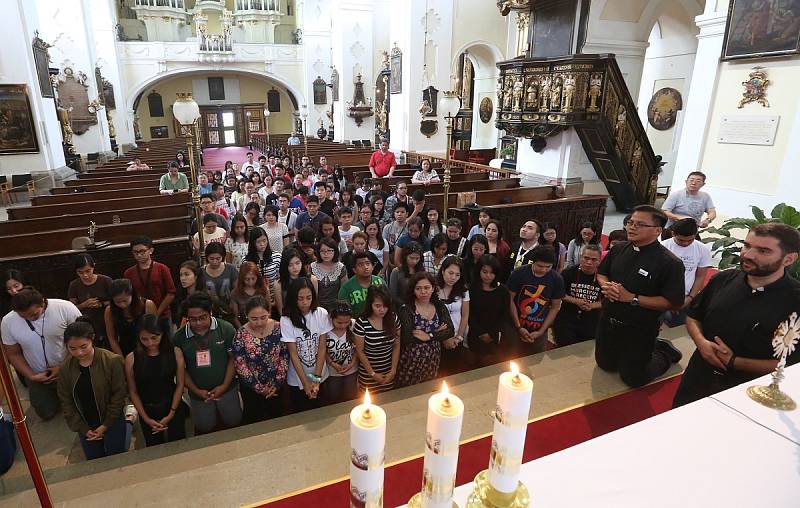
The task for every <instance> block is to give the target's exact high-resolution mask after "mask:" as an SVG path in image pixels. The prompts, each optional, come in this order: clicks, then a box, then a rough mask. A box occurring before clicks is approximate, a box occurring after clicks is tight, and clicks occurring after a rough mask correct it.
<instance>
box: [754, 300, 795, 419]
mask: <svg viewBox="0 0 800 508" xmlns="http://www.w3.org/2000/svg"><path fill="white" fill-rule="evenodd" d="M798 340H800V319H798V317H797V313H796V312H792V314H791V315H790V316H789V318H788V319H787V320H786V321H784V322H782V323H781V324H780V325H778V328H777V330H775V335H774V337H773V339H772V347H773V349H774V351H775V355H774V356H775V357H776V358H778V365H777V366H776V367H775V371H774V372H773V373H772V382H771V383H770V384H769V385H768V386H751V387H749V388H748V389H747V395H748V396H750V398H751V399H753V400H754V401H756V402H758V403H759V404H762V405H764V406H767V407H768V408H772V409H777V410H779V411H793V410H795V409H797V403H796V402H795V401H794V400H793V399H792V398H791V397H790V396H789V395H787V394H786V393H784V392H782V391H781V388H780V383H781V381H783V379H784V376H783V369H784V367H786V358H787V357H788V356H789V355H790V354H792V353H793V352H794V350H795V347H796V345H797V341H798Z"/></svg>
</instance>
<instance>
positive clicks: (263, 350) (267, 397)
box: [230, 295, 289, 424]
mask: <svg viewBox="0 0 800 508" xmlns="http://www.w3.org/2000/svg"><path fill="white" fill-rule="evenodd" d="M244 313H245V315H246V316H247V320H246V321H245V324H244V325H243V326H242V327H240V328H239V330H238V331H237V332H236V335H235V336H234V337H233V341H232V343H231V350H230V353H231V354H232V355H233V364H234V367H235V369H236V374H237V375H238V377H239V394H240V395H241V397H242V421H243V423H245V424H248V423H255V422H260V421H264V420H268V419H270V418H277V417H278V416H282V415H283V404H282V403H281V389H282V388H283V385H284V383H285V382H286V375H287V371H288V368H289V362H288V352H287V350H286V345H285V344H284V343H283V342H282V341H281V340H282V339H281V337H282V332H281V325H280V323H278V322H277V321H275V320H273V319H272V318H270V313H271V309H270V306H269V300H267V299H266V298H264V297H263V296H261V295H255V296H253V297H252V298H250V299H249V300H248V301H247V305H246V306H245V308H244Z"/></svg>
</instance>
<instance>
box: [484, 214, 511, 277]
mask: <svg viewBox="0 0 800 508" xmlns="http://www.w3.org/2000/svg"><path fill="white" fill-rule="evenodd" d="M484 229H485V232H486V235H485V236H486V241H487V242H488V243H489V251H488V252H487V254H489V255H491V256H494V257H496V258H497V261H499V262H500V278H501V280H506V279H507V278H508V274H509V273H511V272H510V271H509V267H508V258H509V256H510V255H511V247H510V246H509V245H508V242H506V241H505V240H503V229H502V228H501V227H500V223H499V222H497V221H496V220H495V219H489V221H488V222H486V227H485V228H484Z"/></svg>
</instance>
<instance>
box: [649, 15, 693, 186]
mask: <svg viewBox="0 0 800 508" xmlns="http://www.w3.org/2000/svg"><path fill="white" fill-rule="evenodd" d="M697 32H698V30H697V27H696V25H695V24H694V22H693V21H692V20H691V19H690V18H689V16H688V15H687V14H686V12H685V11H683V9H681V8H680V6H679V5H678V4H672V6H671V7H670V8H669V10H668V11H667V12H665V13H664V14H662V16H661V17H660V18H659V20H658V22H657V23H656V24H655V25H653V30H652V31H651V33H650V38H649V43H650V46H649V47H648V48H647V53H646V54H645V60H644V68H643V70H642V80H641V88H640V91H639V102H638V110H639V118H640V119H641V121H642V125H644V126H645V130H646V132H647V137H648V138H649V140H650V144H651V145H652V146H653V151H654V152H655V153H656V154H659V155H661V156H662V157H663V158H664V162H666V164H665V165H664V166H663V168H662V169H663V172H662V173H661V175H659V179H658V181H659V185H670V184H671V182H672V176H673V173H674V172H675V162H676V159H677V156H678V149H679V146H680V133H681V129H682V126H683V119H684V111H685V107H686V99H687V97H688V93H689V88H690V86H691V77H692V70H693V68H694V60H695V53H696V52H697ZM664 87H670V88H674V89H676V90H678V92H680V93H681V96H682V98H683V101H684V104H683V106H684V109H683V110H681V111H679V112H678V116H677V121H676V123H675V125H674V126H672V127H671V128H669V129H667V130H664V131H660V130H658V129H655V128H654V127H653V126H652V125H650V124H649V122H648V121H647V107H648V104H649V103H650V99H651V98H652V96H653V94H654V93H655V92H656V91H658V90H660V89H661V88H664Z"/></svg>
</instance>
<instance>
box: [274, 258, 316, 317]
mask: <svg viewBox="0 0 800 508" xmlns="http://www.w3.org/2000/svg"><path fill="white" fill-rule="evenodd" d="M301 277H305V278H307V279H308V280H309V281H311V284H312V285H313V286H314V291H315V292H317V291H319V281H318V280H317V278H316V277H315V276H314V275H313V274H310V273H309V271H308V267H307V266H306V265H305V264H304V257H303V254H302V252H300V251H299V250H297V249H286V251H285V252H284V253H283V256H282V258H281V265H280V270H279V272H278V280H277V281H276V282H275V301H276V303H277V306H278V311H279V312H280V313H281V315H284V312H283V310H284V302H285V301H286V297H287V294H288V291H289V285H290V284H291V283H292V282H293V281H295V280H297V279H299V278H301Z"/></svg>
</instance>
